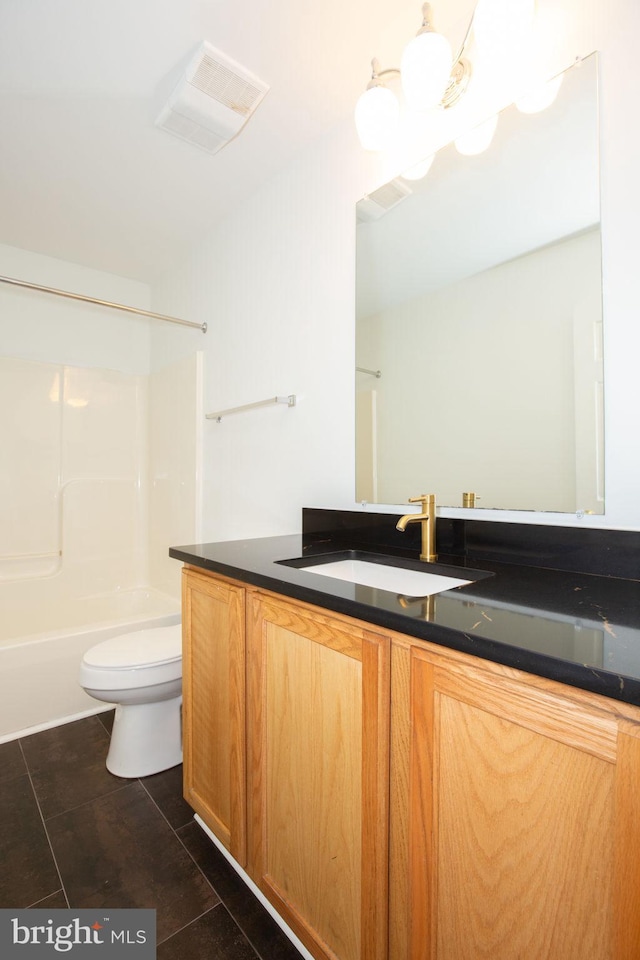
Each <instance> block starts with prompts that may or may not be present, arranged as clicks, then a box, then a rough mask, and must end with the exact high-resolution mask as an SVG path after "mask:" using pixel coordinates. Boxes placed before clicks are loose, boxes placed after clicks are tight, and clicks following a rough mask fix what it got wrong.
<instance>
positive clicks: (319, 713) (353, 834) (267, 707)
mask: <svg viewBox="0 0 640 960" xmlns="http://www.w3.org/2000/svg"><path fill="white" fill-rule="evenodd" d="M247 664H248V680H249V699H248V711H249V714H248V730H249V734H248V736H249V743H250V746H249V769H248V784H249V801H248V802H249V872H250V874H251V875H252V877H253V878H254V880H255V882H256V883H257V884H258V886H259V887H260V888H261V890H262V891H263V893H264V894H265V896H266V897H267V898H268V899H269V900H270V901H271V902H272V903H273V904H274V906H275V907H276V909H277V910H278V911H279V913H280V914H281V915H282V916H283V918H284V919H285V921H286V922H287V923H288V924H289V926H290V927H291V928H292V930H293V931H294V932H295V933H296V935H297V936H298V937H299V938H300V940H301V941H302V942H303V943H304V944H305V946H306V947H307V948H308V949H309V951H310V952H311V953H313V955H314V956H317V957H319V958H339V960H383V958H384V957H386V954H387V912H388V911H387V875H388V863H387V855H388V854H387V849H388V846H387V845H388V763H389V713H388V711H389V640H388V638H387V637H383V636H379V635H377V634H374V633H372V632H370V631H368V630H366V629H365V628H364V627H360V626H358V625H356V624H353V625H352V624H349V623H347V622H344V621H341V620H338V619H334V618H332V617H328V616H326V615H323V614H322V613H320V612H319V611H317V610H315V609H314V608H310V607H306V606H305V605H298V604H295V603H291V602H285V601H279V600H277V599H274V598H271V597H265V596H261V595H257V596H255V597H253V598H252V603H251V616H250V629H249V636H248V660H247Z"/></svg>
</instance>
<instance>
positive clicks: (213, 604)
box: [182, 569, 246, 866]
mask: <svg viewBox="0 0 640 960" xmlns="http://www.w3.org/2000/svg"><path fill="white" fill-rule="evenodd" d="M182 587H183V590H182V611H183V613H182V616H183V643H184V650H183V712H182V719H183V747H184V749H183V753H184V796H185V799H186V800H187V802H188V803H189V804H190V805H191V806H192V807H193V809H194V810H195V811H196V813H198V814H199V815H200V816H201V817H202V819H203V820H204V822H205V823H206V824H207V826H208V827H209V828H210V829H211V830H212V831H213V833H215V835H216V836H217V837H218V838H219V839H220V840H221V841H222V843H223V844H224V845H225V847H226V848H227V849H228V850H229V852H230V853H231V854H232V855H233V856H234V857H235V859H236V860H237V861H238V862H239V863H240V864H241V865H242V866H244V865H245V863H246V786H245V770H246V750H245V668H244V660H245V657H244V637H245V630H244V593H245V591H244V590H243V589H242V588H241V587H237V586H234V585H233V584H229V583H227V582H225V581H223V580H217V579H215V578H214V577H209V576H206V575H202V574H199V573H194V572H193V571H191V570H188V569H185V570H184V571H183V581H182Z"/></svg>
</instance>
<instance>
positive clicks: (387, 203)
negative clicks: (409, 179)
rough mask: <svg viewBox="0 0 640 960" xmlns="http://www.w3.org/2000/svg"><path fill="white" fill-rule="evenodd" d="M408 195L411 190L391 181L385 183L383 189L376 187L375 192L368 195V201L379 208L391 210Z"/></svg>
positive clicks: (395, 181) (396, 181)
mask: <svg viewBox="0 0 640 960" xmlns="http://www.w3.org/2000/svg"><path fill="white" fill-rule="evenodd" d="M410 193H411V188H410V187H408V186H405V184H403V183H402V182H401V181H400V180H391V181H390V183H385V185H384V186H383V187H378V189H377V190H374V191H373V192H372V193H370V194H369V199H370V200H373V202H374V203H377V204H378V206H379V207H383V208H384V209H385V210H391V208H392V207H395V205H396V204H397V203H400V201H401V200H404V198H405V197H408V196H409V194H410Z"/></svg>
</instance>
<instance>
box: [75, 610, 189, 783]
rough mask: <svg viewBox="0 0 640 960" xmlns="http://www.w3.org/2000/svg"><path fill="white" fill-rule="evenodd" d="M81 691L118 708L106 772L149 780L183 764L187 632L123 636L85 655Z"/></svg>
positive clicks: (170, 630) (173, 628) (170, 629)
mask: <svg viewBox="0 0 640 960" xmlns="http://www.w3.org/2000/svg"><path fill="white" fill-rule="evenodd" d="M80 685H81V686H82V687H83V688H84V690H85V691H86V692H87V693H88V694H89V695H90V696H92V697H95V698H96V700H104V701H106V702H107V703H115V704H117V706H116V713H115V720H114V723H113V731H112V734H111V746H110V747H109V753H108V756H107V770H110V771H111V773H113V774H115V775H116V776H118V777H146V776H149V775H150V774H152V773H159V772H160V771H161V770H168V769H169V767H175V766H176V765H177V764H179V763H182V729H181V706H182V627H181V625H180V624H179V623H178V624H175V625H173V626H170V627H154V628H152V629H149V630H137V631H135V632H133V633H123V634H120V635H119V636H117V637H111V639H109V640H103V641H102V643H97V644H96V645H95V646H94V647H91V648H90V649H89V650H87V652H86V653H85V655H84V657H83V658H82V664H81V667H80Z"/></svg>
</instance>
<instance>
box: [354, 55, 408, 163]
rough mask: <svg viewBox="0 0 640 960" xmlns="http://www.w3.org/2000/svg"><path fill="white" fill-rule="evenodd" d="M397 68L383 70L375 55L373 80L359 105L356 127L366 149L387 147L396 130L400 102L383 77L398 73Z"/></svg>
mask: <svg viewBox="0 0 640 960" xmlns="http://www.w3.org/2000/svg"><path fill="white" fill-rule="evenodd" d="M397 73H398V71H397V70H382V71H381V70H380V64H379V63H378V61H377V60H376V59H375V58H374V59H373V60H372V61H371V80H370V81H369V84H368V85H367V89H366V90H365V92H364V93H363V94H362V95H361V96H360V98H359V100H358V102H357V104H356V113H355V120H356V130H357V131H358V136H359V138H360V143H361V144H362V146H363V147H364V149H365V150H384V149H385V147H387V146H389V143H390V141H391V140H392V139H393V136H394V134H395V132H396V130H397V127H398V123H399V120H400V105H399V103H398V101H397V99H396V97H395V96H394V94H393V93H392V92H391V90H389V88H388V87H387V86H385V81H384V79H383V77H387V76H389V74H394V75H396V74H397Z"/></svg>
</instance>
